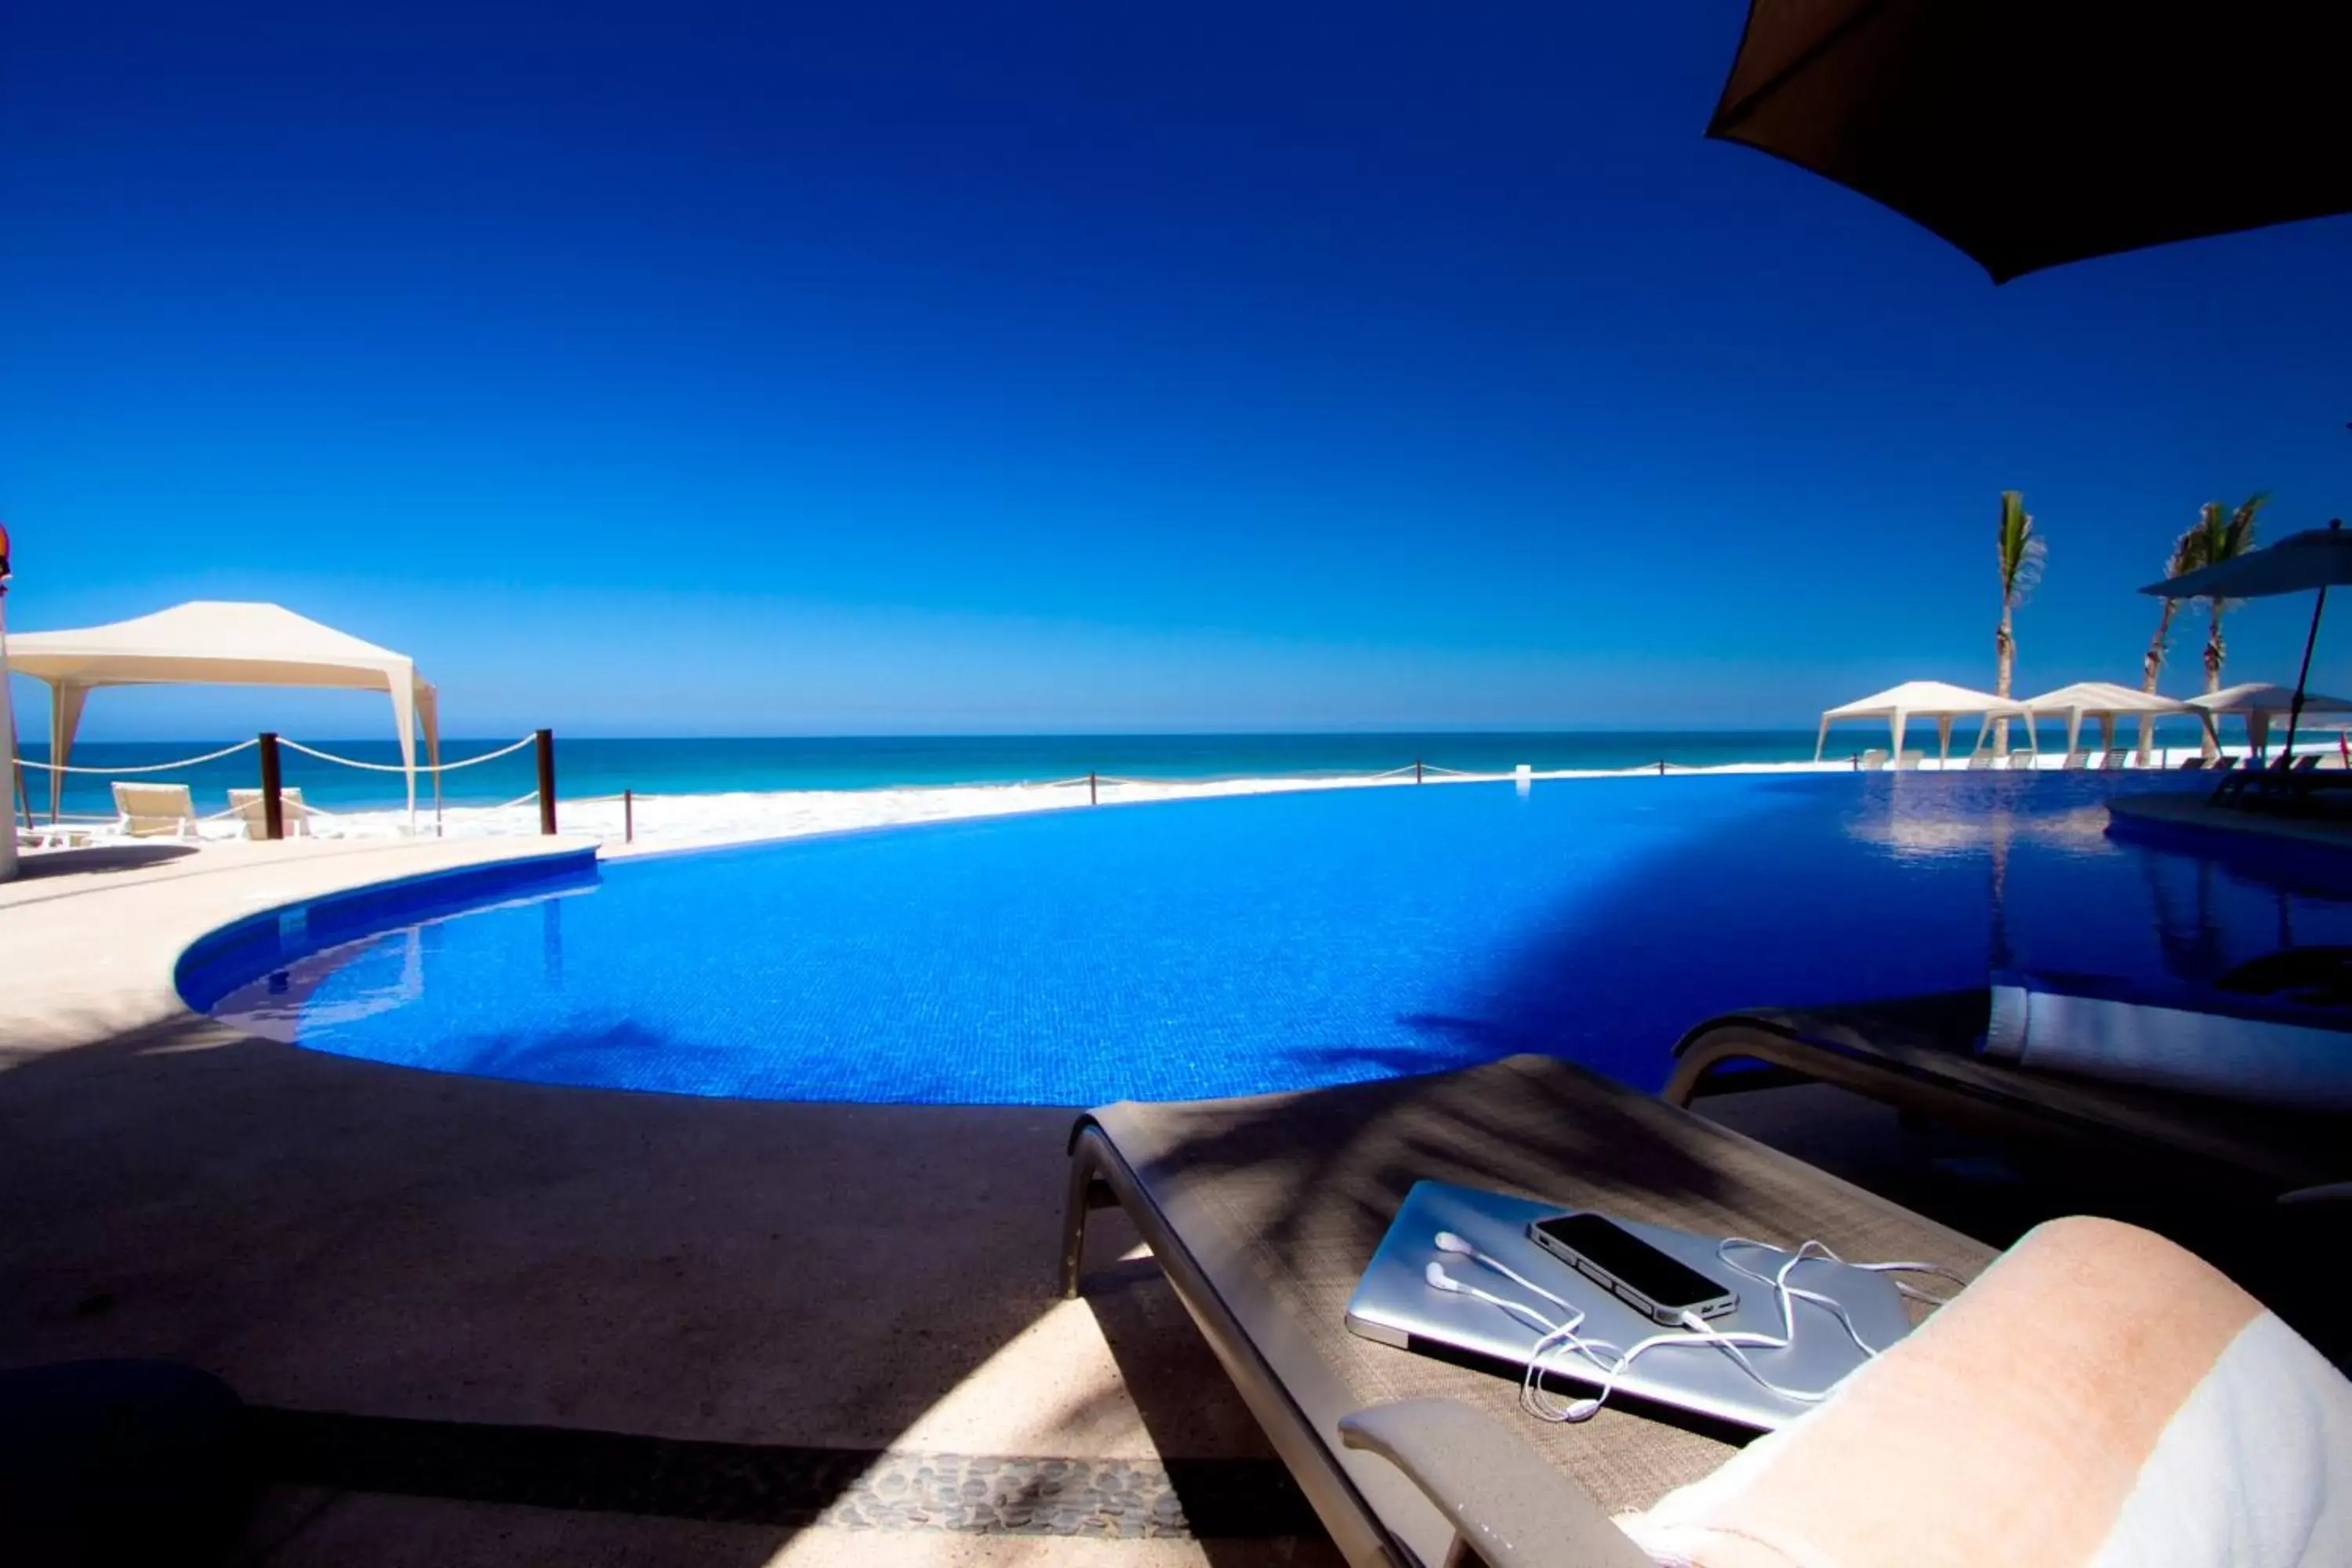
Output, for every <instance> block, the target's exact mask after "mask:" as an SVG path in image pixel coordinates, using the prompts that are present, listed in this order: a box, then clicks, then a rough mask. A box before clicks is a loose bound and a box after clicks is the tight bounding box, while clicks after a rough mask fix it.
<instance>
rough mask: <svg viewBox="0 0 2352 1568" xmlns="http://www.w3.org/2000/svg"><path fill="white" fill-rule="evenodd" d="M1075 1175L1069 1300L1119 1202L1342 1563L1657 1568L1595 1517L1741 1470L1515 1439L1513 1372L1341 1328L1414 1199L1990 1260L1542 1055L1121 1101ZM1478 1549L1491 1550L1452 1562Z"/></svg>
mask: <svg viewBox="0 0 2352 1568" xmlns="http://www.w3.org/2000/svg"><path fill="white" fill-rule="evenodd" d="M1070 1155H1071V1162H1070V1186H1069V1215H1068V1223H1067V1226H1066V1231H1065V1236H1064V1243H1063V1252H1062V1267H1061V1288H1062V1292H1063V1294H1064V1295H1065V1296H1075V1295H1076V1294H1077V1290H1078V1283H1079V1279H1080V1273H1081V1268H1080V1264H1081V1258H1082V1254H1083V1250H1084V1247H1085V1241H1086V1223H1087V1214H1088V1212H1089V1211H1090V1210H1091V1209H1095V1208H1101V1207H1108V1206H1110V1205H1114V1204H1116V1205H1119V1206H1122V1207H1124V1208H1125V1209H1126V1210H1127V1212H1128V1213H1129V1215H1130V1216H1131V1217H1132V1218H1133V1220H1134V1222H1135V1225H1136V1227H1137V1228H1138V1229H1139V1231H1140V1232H1141V1233H1142V1236H1143V1239H1144V1240H1145V1241H1146V1242H1147V1243H1148V1244H1149V1245H1150V1248H1151V1253H1152V1257H1153V1258H1154V1259H1155V1260H1156V1261H1157V1262H1158V1264H1159V1266H1160V1268H1161V1269H1162V1270H1163V1271H1165V1273H1166V1274H1167V1277H1168V1280H1169V1283H1170V1285H1171V1287H1173V1289H1175V1291H1176V1294H1177V1295H1178V1297H1179V1298H1180V1299H1181V1300H1182V1301H1183V1303H1184V1305H1185V1307H1186V1308H1187V1310H1189V1311H1190V1313H1191V1315H1192V1319H1193V1321H1195V1322H1196V1323H1197V1324H1198V1325H1199V1327H1200V1329H1201V1331H1202V1333H1203V1334H1204V1335H1205V1336H1206V1337H1207V1339H1208V1341H1209V1342H1210V1345H1211V1346H1212V1348H1213V1350H1214V1351H1215V1352H1216V1354H1217V1357H1218V1359H1219V1361H1220V1362H1222V1363H1223V1365H1224V1367H1225V1369H1226V1371H1227V1372H1228V1373H1230V1374H1231V1375H1232V1377H1233V1379H1234V1383H1235V1384H1236V1385H1237V1386H1238V1387H1239V1390H1240V1392H1241V1394H1242V1397H1243V1399H1244V1401H1245V1402H1246V1403H1247V1404H1248V1405H1249V1407H1250V1409H1251V1411H1252V1412H1253V1413H1254V1414H1255V1415H1256V1417H1257V1419H1258V1421H1259V1423H1260V1425H1261V1426H1264V1427H1265V1432H1266V1435H1267V1436H1268V1437H1269V1438H1270V1439H1271V1440H1272V1443H1273V1446H1274V1448H1275V1451H1276V1453H1277V1454H1279V1455H1280V1456H1281V1457H1282V1458H1283V1461H1284V1462H1285V1463H1286V1465H1287V1466H1288V1467H1289V1468H1290V1470H1291V1473H1292V1474H1293V1475H1294V1476H1295V1477H1296V1478H1297V1481H1298V1484H1299V1486H1300V1488H1301V1489H1302V1490H1303V1491H1304V1492H1305V1493H1306V1495H1307V1500H1309V1501H1310V1502H1311V1503H1312V1504H1313V1505H1314V1508H1315V1510H1316V1512H1317V1513H1318V1515H1319V1516H1320V1518H1321V1519H1322V1521H1323V1522H1324V1524H1325V1526H1326V1527H1327V1528H1328V1530H1329V1531H1330V1533H1331V1537H1332V1539H1333V1541H1334V1542H1336V1543H1337V1544H1338V1546H1339V1551H1340V1553H1341V1554H1342V1555H1343V1556H1344V1557H1345V1558H1346V1559H1347V1560H1348V1562H1349V1563H1352V1564H1359V1565H1370V1564H1384V1565H1411V1564H1423V1565H1428V1568H1435V1565H1436V1564H1439V1563H1469V1562H1492V1563H1522V1564H1529V1565H1533V1564H1538V1563H1546V1564H1549V1563H1560V1564H1570V1563H1575V1564H1590V1565H1592V1568H1618V1565H1621V1564H1622V1565H1627V1568H1631V1565H1635V1564H1641V1563H1647V1562H1648V1561H1649V1559H1648V1558H1646V1557H1644V1556H1643V1555H1642V1554H1641V1553H1640V1552H1636V1551H1630V1550H1628V1541H1627V1538H1626V1537H1625V1535H1624V1534H1623V1532H1622V1531H1619V1530H1618V1529H1616V1527H1615V1526H1614V1525H1612V1523H1611V1522H1610V1518H1609V1516H1610V1515H1611V1514H1612V1513H1613V1512H1616V1511H1619V1510H1633V1509H1646V1508H1648V1507H1650V1506H1651V1505H1652V1504H1654V1503H1655V1502H1656V1501H1657V1500H1659V1499H1660V1498H1661V1497H1662V1496H1663V1495H1664V1494H1665V1493H1666V1492H1668V1491H1669V1490H1670V1489H1674V1488H1675V1487H1678V1486H1681V1485H1683V1484H1685V1483H1686V1482H1689V1481H1692V1480H1696V1479H1699V1478H1700V1477H1702V1476H1705V1475H1707V1474H1709V1473H1711V1472H1713V1471H1714V1470H1716V1469H1717V1468H1718V1467H1719V1466H1720V1465H1721V1464H1722V1463H1723V1462H1724V1461H1725V1460H1726V1459H1727V1458H1728V1457H1729V1456H1730V1455H1731V1453H1732V1452H1733V1449H1732V1448H1731V1447H1729V1446H1728V1445H1727V1443H1726V1442H1725V1441H1723V1440H1722V1438H1721V1436H1719V1435H1718V1433H1719V1429H1701V1428H1700V1427H1699V1426H1695V1425H1693V1424H1689V1423H1678V1422H1677V1423H1670V1422H1666V1421H1659V1420H1653V1419H1650V1418H1648V1417H1646V1416H1644V1415H1641V1414H1638V1413H1636V1411H1634V1410H1633V1408H1631V1407H1629V1406H1625V1405H1611V1406H1610V1407H1608V1408H1605V1409H1603V1410H1602V1411H1601V1413H1600V1414H1599V1415H1595V1416H1594V1417H1593V1418H1592V1419H1591V1420H1590V1421H1586V1422H1582V1423H1580V1424H1575V1425H1567V1426H1549V1425H1544V1424H1540V1423H1537V1422H1533V1421H1530V1420H1528V1418H1527V1417H1526V1416H1524V1415H1521V1414H1520V1413H1519V1410H1518V1407H1517V1394H1518V1384H1517V1377H1516V1376H1513V1377H1510V1378H1501V1377H1496V1376H1492V1375H1489V1374H1487V1373H1484V1372H1481V1371H1477V1370H1474V1369H1472V1368H1469V1367H1465V1366H1462V1365H1458V1364H1455V1363H1451V1362H1447V1361H1444V1360H1440V1359H1437V1358H1435V1357H1430V1356H1422V1355H1416V1354H1412V1353H1410V1352H1404V1351H1399V1350H1394V1349H1391V1348H1388V1347H1386V1346H1382V1345H1377V1344H1373V1343H1371V1342H1369V1341H1367V1340H1363V1339H1360V1338H1358V1337H1357V1336H1356V1335H1354V1334H1352V1333H1350V1332H1349V1331H1348V1330H1347V1328H1346V1327H1345V1326H1344V1321H1343V1320H1344V1315H1345V1312H1346V1308H1347V1303H1348V1300H1349V1296H1350V1295H1351V1294H1352V1293H1353V1291H1354V1290H1355V1288H1356V1283H1357V1279H1358V1278H1359V1276H1360V1274H1361V1272H1362V1270H1363V1268H1364V1267H1365V1266H1366V1264H1367V1263H1368V1262H1369V1261H1370V1258H1371V1256H1372V1252H1373V1249H1374V1248H1375V1247H1377V1246H1378V1245H1379V1243H1380V1241H1381V1237H1382V1235H1383V1234H1384V1233H1385V1231H1386V1229H1387V1227H1388V1225H1389V1223H1390V1221H1391V1218H1392V1217H1393V1216H1394V1215H1395V1214H1396V1213H1397V1210H1398V1208H1399V1207H1400V1206H1401V1205H1402V1203H1403V1200H1404V1197H1405V1194H1406V1193H1407V1192H1408V1191H1409V1190H1410V1189H1411V1187H1412V1184H1413V1183H1414V1182H1415V1181H1417V1180H1421V1179H1423V1178H1426V1179H1430V1180H1436V1181H1445V1182H1453V1183H1457V1184H1465V1185H1470V1186H1476V1187H1483V1188H1487V1189H1501V1190H1506V1191H1509V1192H1513V1193H1518V1194H1528V1195H1533V1196H1538V1197H1540V1198H1542V1199H1544V1200H1546V1201H1549V1202H1557V1203H1559V1204H1561V1205H1564V1206H1578V1207H1591V1208H1595V1209H1599V1210H1601V1211H1602V1212H1604V1213H1608V1214H1612V1215H1622V1216H1625V1217H1628V1218H1633V1219H1639V1220H1647V1221H1653V1222H1656V1223H1660V1224H1664V1225H1670V1226H1683V1227H1685V1228H1691V1229H1696V1230H1701V1231H1706V1232H1710V1233H1724V1234H1730V1233H1734V1232H1741V1233H1745V1234H1748V1235H1754V1236H1764V1237H1775V1238H1780V1239H1783V1240H1787V1241H1791V1242H1793V1241H1795V1240H1801V1239H1803V1238H1806V1237H1818V1238H1819V1239H1821V1240H1822V1241H1824V1242H1826V1243H1828V1244H1829V1245H1830V1246H1831V1247H1834V1248H1836V1249H1837V1250H1839V1251H1840V1252H1841V1253H1843V1255H1844V1256H1846V1257H1848V1258H1921V1259H1926V1260H1928V1261H1932V1262H1935V1263H1937V1264H1940V1265H1942V1266H1943V1267H1946V1268H1952V1269H1955V1270H1957V1271H1958V1272H1959V1273H1961V1274H1962V1275H1964V1276H1973V1275H1974V1274H1975V1273H1976V1272H1977V1271H1978V1270H1979V1268H1982V1267H1983V1265H1984V1264H1985V1262H1986V1261H1987V1260H1988V1259H1989V1258H1990V1251H1989V1249H1987V1248H1986V1247H1983V1246H1981V1245H1980V1244H1979V1243H1977V1242H1975V1241H1971V1240H1969V1238H1967V1237H1963V1236H1960V1235H1958V1233H1956V1232H1953V1231H1950V1230H1948V1229H1946V1228H1945V1227H1943V1226H1939V1225H1937V1224H1935V1223H1933V1222H1932V1221H1929V1220H1927V1219H1923V1218H1921V1217H1920V1216H1919V1215H1915V1214H1912V1213H1910V1212H1909V1211H1907V1210H1906V1209H1903V1208H1900V1207H1897V1206H1896V1205H1894V1204H1891V1203H1889V1202H1887V1201H1886V1200H1885V1199H1883V1198H1880V1197H1877V1196H1874V1194H1869V1193H1866V1192H1864V1191H1863V1190H1861V1189H1860V1188H1858V1187H1854V1186H1851V1185H1849V1184H1846V1183H1845V1182H1843V1181H1841V1180H1839V1179H1838V1178H1836V1177H1834V1176H1832V1175H1829V1174H1827V1173H1823V1172H1821V1171H1818V1170H1815V1169H1814V1168H1812V1167H1811V1166H1809V1165H1806V1164H1804V1163H1801V1162H1799V1161H1797V1160H1795V1159H1792V1158H1790V1156H1788V1155H1785V1154H1782V1153H1780V1152H1776V1151H1774V1150H1771V1149H1768V1148H1766V1147H1764V1146H1763V1145H1761V1144H1759V1143H1756V1142H1751V1141H1750V1140H1748V1139H1747V1138H1744V1137H1742V1136H1740V1135H1739V1134H1738V1133H1735V1132H1732V1131H1728V1130H1727V1129H1725V1128H1722V1127H1719V1126H1717V1124H1715V1123H1713V1122H1711V1121H1705V1120H1703V1119H1701V1118H1699V1117H1696V1116H1693V1115H1691V1114H1689V1113H1688V1112H1685V1111H1683V1110H1677V1109H1675V1108H1674V1107H1672V1106H1669V1105H1667V1104H1665V1103H1664V1102H1663V1101H1661V1100H1655V1099H1653V1098H1651V1097H1650V1096H1647V1095H1643V1094H1637V1093H1635V1092H1633V1090H1631V1089H1625V1088H1623V1087H1622V1086H1620V1085H1617V1084H1613V1083H1611V1082H1609V1081H1607V1080H1606V1079H1601V1078H1599V1077H1597V1076H1595V1075H1594V1074H1592V1073H1590V1072H1588V1071H1586V1070H1584V1069H1583V1068H1579V1067H1576V1066H1574V1065H1572V1064H1570V1063H1568V1062H1564V1061H1559V1060H1557V1059H1554V1058H1546V1057H1532V1056H1527V1057H1514V1058H1509V1059H1508V1060H1505V1061H1499V1062H1494V1063H1490V1064H1488V1065H1486V1066H1484V1067H1478V1068H1470V1069H1468V1070H1467V1071H1463V1072H1455V1073H1446V1074H1442V1075H1438V1076H1434V1077H1427V1078H1409V1079H1387V1080H1384V1081H1380V1082H1374V1083H1362V1084H1349V1085H1346V1086H1343V1087H1340V1088H1336V1089H1318V1090H1314V1091H1311V1092H1308V1093H1303V1094H1286V1095H1267V1096H1261V1097H1257V1098H1255V1099H1248V1100H1212V1101H1204V1102H1201V1103H1195V1104H1143V1103H1132V1102H1130V1103H1125V1104H1119V1105H1113V1106H1109V1107H1106V1108H1104V1109H1102V1110H1096V1111H1094V1112H1092V1113H1090V1114H1088V1115H1087V1116H1083V1117H1081V1118H1080V1119H1079V1120H1078V1121H1077V1124H1076V1127H1075V1128H1074V1129H1073V1130H1072V1131H1071V1136H1070ZM1395 1401H1405V1402H1407V1403H1405V1404H1402V1405H1398V1404H1393V1403H1391V1402H1395ZM1372 1406H1378V1407H1380V1408H1369V1407H1372ZM1464 1406H1467V1407H1468V1408H1466V1409H1465V1408H1464ZM1506 1427H1507V1428H1508V1429H1507V1430H1506V1429H1505V1428H1506ZM1496 1510H1500V1511H1499V1512H1498V1511H1496ZM1481 1531H1501V1532H1504V1533H1507V1534H1508V1535H1510V1536H1511V1537H1512V1538H1513V1539H1514V1540H1515V1541H1519V1542H1524V1546H1523V1548H1522V1547H1519V1546H1515V1547H1514V1554H1513V1555H1509V1556H1498V1555H1495V1554H1494V1548H1493V1547H1492V1546H1491V1545H1486V1544H1484V1543H1479V1542H1475V1541H1474V1542H1471V1543H1470V1544H1468V1545H1466V1546H1465V1542H1464V1541H1463V1539H1462V1538H1463V1537H1465V1536H1467V1537H1475V1536H1477V1535H1478V1534H1479V1533H1480V1532H1481ZM1489 1539H1490V1540H1491V1539H1492V1538H1491V1537H1490V1538H1489ZM1477 1550H1484V1551H1485V1552H1486V1555H1484V1556H1475V1555H1472V1556H1461V1555H1456V1552H1458V1551H1474V1552H1475V1551H1477Z"/></svg>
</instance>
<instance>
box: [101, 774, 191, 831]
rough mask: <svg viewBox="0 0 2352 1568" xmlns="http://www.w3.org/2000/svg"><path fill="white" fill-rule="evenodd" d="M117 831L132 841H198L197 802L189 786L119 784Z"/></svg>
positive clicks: (115, 789) (116, 799) (116, 805)
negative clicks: (132, 839) (141, 839)
mask: <svg viewBox="0 0 2352 1568" xmlns="http://www.w3.org/2000/svg"><path fill="white" fill-rule="evenodd" d="M114 809H115V811H116V812H117V813H118V814H119V819H118V820H117V821H116V823H115V825H114V830H115V831H116V832H117V833H120V834H121V835H123V836H124V837H129V838H194V837H196V802H195V797H194V795H190V794H189V793H188V786H187V785H186V784H116V785H115V786H114Z"/></svg>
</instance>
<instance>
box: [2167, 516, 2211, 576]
mask: <svg viewBox="0 0 2352 1568" xmlns="http://www.w3.org/2000/svg"><path fill="white" fill-rule="evenodd" d="M2204 564H2205V533H2204V531H2203V530H2202V529H2201V528H2185V529H2182V530H2181V531H2180V537H2179V538H2178V539H2176V540H2174V541H2173V542H2172V553H2171V554H2170V555H2168V556H2167V557H2166V558H2165V562H2164V574H2165V575H2166V576H2167V577H2186V576H2188V575H2189V574H2190V573H2191V572H2194V571H2196V570H2197V569H2198V568H2199V567H2200V566H2202V565H2204Z"/></svg>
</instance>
